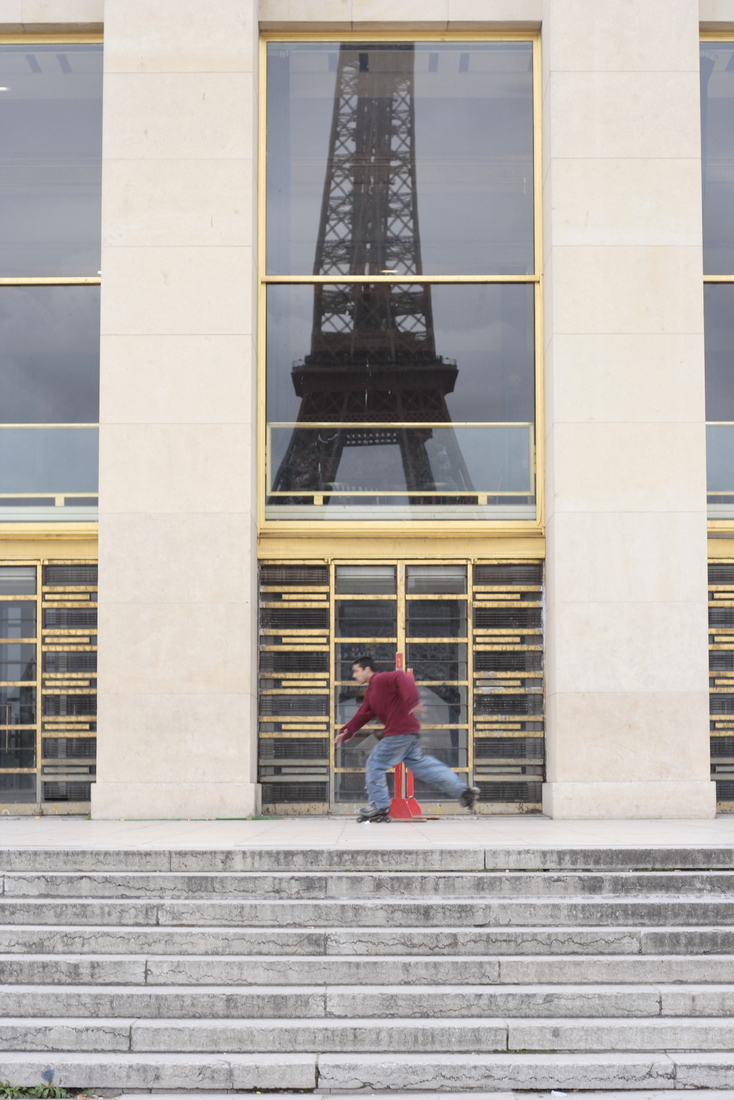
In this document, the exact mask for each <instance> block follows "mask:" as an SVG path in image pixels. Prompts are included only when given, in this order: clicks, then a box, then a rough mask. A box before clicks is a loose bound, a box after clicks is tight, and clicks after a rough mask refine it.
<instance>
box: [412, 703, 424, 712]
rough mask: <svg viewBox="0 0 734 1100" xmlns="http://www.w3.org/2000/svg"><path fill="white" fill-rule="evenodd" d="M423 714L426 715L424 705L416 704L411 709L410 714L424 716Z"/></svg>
mask: <svg viewBox="0 0 734 1100" xmlns="http://www.w3.org/2000/svg"><path fill="white" fill-rule="evenodd" d="M425 713H426V705H425V703H417V704H416V705H415V706H414V707H411V714H425Z"/></svg>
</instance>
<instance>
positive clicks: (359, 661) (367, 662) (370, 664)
mask: <svg viewBox="0 0 734 1100" xmlns="http://www.w3.org/2000/svg"><path fill="white" fill-rule="evenodd" d="M354 665H359V667H360V668H371V669H372V671H373V672H374V671H375V659H374V657H367V656H365V657H355V659H354V660H353V661H352V667H354Z"/></svg>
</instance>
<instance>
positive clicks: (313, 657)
mask: <svg viewBox="0 0 734 1100" xmlns="http://www.w3.org/2000/svg"><path fill="white" fill-rule="evenodd" d="M260 671H261V672H328V671H329V654H328V653H272V652H268V651H267V650H265V651H264V652H263V653H261V654H260Z"/></svg>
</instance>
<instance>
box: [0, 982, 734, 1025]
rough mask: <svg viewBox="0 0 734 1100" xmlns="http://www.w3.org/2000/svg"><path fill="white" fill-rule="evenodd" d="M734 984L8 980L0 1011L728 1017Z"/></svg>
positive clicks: (173, 1015) (175, 1015) (149, 1015)
mask: <svg viewBox="0 0 734 1100" xmlns="http://www.w3.org/2000/svg"><path fill="white" fill-rule="evenodd" d="M733 1010H734V985H717V986H707V985H693V986H685V985H660V986H653V985H640V986H637V985H625V986H620V985H596V986H583V987H578V986H574V985H565V986H564V985H528V986H483V985H445V984H441V985H434V986H431V985H417V986H413V987H406V986H403V985H392V986H390V985H383V986H375V985H371V986H334V987H331V986H329V987H325V986H304V985H287V986H250V987H246V988H237V987H232V986H230V985H204V984H199V985H196V986H193V987H192V986H184V985H182V986H173V985H165V986H159V987H157V988H151V987H150V986H104V987H100V986H92V985H90V986H70V987H59V986H44V985H36V986H23V985H18V986H6V987H4V988H3V989H0V1017H6V1018H7V1017H16V1016H24V1015H28V1016H33V1017H39V1018H40V1017H44V1016H53V1017H77V1016H88V1015H90V1014H91V1015H94V1016H95V1017H107V1018H110V1019H112V1018H114V1017H125V1016H136V1017H138V1018H140V1019H159V1018H168V1019H185V1018H187V1017H190V1018H191V1019H197V1020H202V1019H207V1018H211V1019H219V1020H227V1019H263V1018H267V1017H273V1018H282V1017H288V1018H294V1019H295V1018H301V1019H304V1020H305V1019H330V1018H331V1019H350V1018H352V1017H364V1018H368V1017H369V1018H371V1019H383V1018H384V1019H387V1020H396V1019H405V1020H407V1019H411V1018H429V1017H430V1018H436V1019H441V1018H444V1017H457V1018H458V1017H493V1016H506V1017H514V1018H532V1017H550V1016H558V1017H569V1018H570V1017H579V1018H583V1019H587V1018H604V1017H613V1018H614V1017H619V1018H621V1017H633V1018H635V1019H642V1018H646V1019H649V1018H655V1017H660V1016H662V1017H688V1016H690V1017H693V1016H707V1017H709V1016H710V1017H727V1016H730V1015H732V1012H733Z"/></svg>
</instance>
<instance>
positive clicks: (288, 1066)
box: [0, 847, 734, 1093]
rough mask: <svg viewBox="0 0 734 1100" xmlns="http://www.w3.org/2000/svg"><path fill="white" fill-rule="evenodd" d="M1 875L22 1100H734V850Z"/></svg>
mask: <svg viewBox="0 0 734 1100" xmlns="http://www.w3.org/2000/svg"><path fill="white" fill-rule="evenodd" d="M0 863H1V864H2V867H3V876H2V884H3V896H2V898H1V899H0V971H1V973H2V981H3V985H2V988H0V1078H3V1079H8V1080H10V1081H11V1083H13V1084H15V1085H35V1084H39V1083H41V1081H42V1077H43V1079H44V1080H49V1079H52V1080H53V1083H54V1084H57V1085H62V1086H66V1087H68V1088H75V1089H81V1088H93V1089H111V1090H115V1091H116V1092H120V1091H123V1090H127V1091H140V1090H141V1089H142V1090H147V1089H161V1090H169V1091H171V1090H177V1091H188V1090H190V1091H195V1090H199V1091H219V1090H250V1089H258V1090H284V1089H295V1090H304V1091H309V1090H314V1089H318V1091H319V1092H323V1091H329V1090H332V1091H335V1092H337V1091H338V1092H342V1093H343V1092H347V1091H351V1090H358V1089H362V1090H368V1091H370V1090H374V1091H384V1090H388V1089H394V1090H424V1091H431V1090H449V1091H450V1090H454V1091H471V1090H482V1091H487V1092H492V1091H506V1090H508V1089H553V1088H555V1089H563V1090H567V1089H630V1090H639V1089H643V1088H644V1089H681V1088H718V1089H721V1088H734V1053H732V1051H734V1019H732V1010H733V1009H734V853H733V852H732V851H731V850H729V849H723V848H713V849H701V848H686V849H670V848H656V849H640V850H636V851H632V850H629V849H614V848H609V849H575V848H574V849H552V850H542V849H541V850H527V849H526V850H518V849H500V848H490V849H486V850H483V849H481V848H462V849H459V850H446V849H430V850H416V849H404V850H396V849H389V848H388V849H385V848H375V849H367V848H364V849H360V850H357V851H349V850H345V849H343V848H313V849H303V850H297V849H262V848H261V849H257V848H246V847H240V848H233V849H227V850H215V851H203V850H169V849H165V850H163V849H156V850H150V849H142V850H120V851H109V850H107V851H103V850H99V849H78V850H68V849H64V850H50V849H10V850H4V851H3V852H2V853H0ZM44 1075H45V1076H44Z"/></svg>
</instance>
